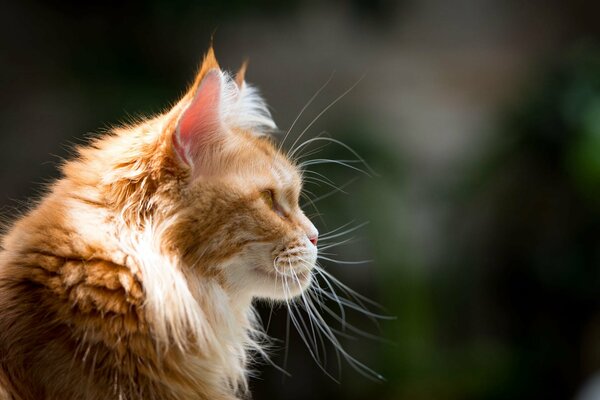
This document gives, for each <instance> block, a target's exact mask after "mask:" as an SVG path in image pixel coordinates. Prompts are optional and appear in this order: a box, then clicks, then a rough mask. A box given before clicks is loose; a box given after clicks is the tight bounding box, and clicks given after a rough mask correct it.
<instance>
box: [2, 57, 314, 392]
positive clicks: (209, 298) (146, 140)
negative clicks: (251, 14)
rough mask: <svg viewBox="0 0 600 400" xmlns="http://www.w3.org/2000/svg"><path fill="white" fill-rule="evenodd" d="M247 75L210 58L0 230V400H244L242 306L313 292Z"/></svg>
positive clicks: (310, 240)
mask: <svg viewBox="0 0 600 400" xmlns="http://www.w3.org/2000/svg"><path fill="white" fill-rule="evenodd" d="M244 69H245V68H242V70H240V72H239V73H238V74H237V75H236V76H235V77H232V76H230V75H229V74H228V73H226V72H224V71H222V70H221V69H220V68H219V65H218V63H217V61H216V59H215V56H214V53H213V51H212V49H211V50H209V52H208V53H207V55H206V56H205V58H204V61H203V63H202V66H201V68H200V71H199V73H198V76H197V77H196V79H195V82H194V83H193V85H192V86H191V88H190V90H189V91H188V92H187V93H186V94H185V95H184V97H183V98H182V99H181V100H180V101H179V102H178V103H177V104H176V105H175V106H174V107H173V108H172V109H170V110H169V111H167V112H165V113H164V114H161V115H158V116H155V117H153V118H150V119H148V120H145V121H142V122H140V123H138V124H135V125H132V126H127V127H121V128H116V129H114V130H113V131H112V132H110V133H109V134H106V135H104V136H102V137H100V138H98V139H96V140H94V141H93V142H92V143H91V144H89V145H87V146H82V147H80V148H79V149H78V155H77V157H75V158H74V159H72V160H70V161H67V162H65V163H64V165H63V166H62V174H63V176H62V178H61V179H59V180H57V181H56V182H55V183H54V184H52V185H51V187H50V188H49V190H48V193H47V194H46V196H45V197H44V198H43V199H42V200H41V201H40V202H39V204H38V205H37V206H36V207H35V208H33V209H32V210H31V211H29V212H28V213H27V214H26V215H25V216H24V217H22V218H20V219H19V220H17V221H16V222H15V223H14V224H13V225H12V227H10V228H9V229H8V230H7V233H6V235H5V236H4V237H3V239H2V248H1V251H0V399H2V400H8V399H15V400H40V399H48V400H71V399H86V400H106V399H122V400H128V399H146V400H152V399H160V400H168V399H173V400H175V399H177V400H184V399H210V400H232V399H238V398H240V397H243V396H245V394H246V393H247V363H248V358H249V357H248V356H249V354H250V352H261V351H262V349H261V343H260V340H261V332H262V331H261V329H260V327H258V326H257V324H256V321H255V317H254V310H253V307H252V300H253V298H268V299H274V300H285V299H288V300H289V299H290V298H292V297H294V296H297V295H299V294H300V293H302V292H303V290H305V289H306V288H307V287H309V285H310V284H311V280H312V274H311V272H312V269H313V268H314V266H315V262H316V259H317V248H316V244H317V236H318V232H317V230H316V229H315V227H314V226H313V224H312V223H311V222H310V221H309V220H308V219H307V217H306V216H305V215H304V214H303V212H302V211H301V209H300V207H299V205H298V198H299V194H300V190H301V185H302V178H301V172H300V169H299V168H298V166H296V165H295V163H294V162H293V161H291V160H290V159H288V158H287V156H286V155H285V154H284V153H283V152H281V151H279V150H278V148H277V147H276V146H274V144H273V143H272V141H271V139H270V137H269V136H268V133H269V131H271V130H273V129H274V128H275V124H274V123H273V121H272V119H271V117H270V114H269V112H268V110H267V107H266V105H265V103H264V101H263V100H262V98H261V97H260V96H259V94H258V92H257V91H256V89H255V88H253V87H252V86H250V85H248V84H247V83H246V82H245V81H244ZM290 279H293V282H294V284H288V280H290Z"/></svg>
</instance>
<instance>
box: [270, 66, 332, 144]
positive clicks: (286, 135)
mask: <svg viewBox="0 0 600 400" xmlns="http://www.w3.org/2000/svg"><path fill="white" fill-rule="evenodd" d="M333 75H334V73H333V72H332V73H331V75H330V76H329V78H328V79H327V81H325V83H324V84H323V85H322V86H321V87H320V88H319V89H317V91H316V92H315V93H314V94H313V95H312V97H311V98H310V99H308V101H307V102H306V104H305V105H304V107H302V109H301V110H300V112H299V113H298V115H297V116H296V118H295V119H294V121H293V122H292V125H290V127H289V129H288V130H287V132H286V133H285V136H284V137H283V139H282V140H281V143H280V144H279V150H280V151H281V148H282V147H283V145H284V144H285V141H286V139H287V137H288V135H289V134H290V132H291V131H292V129H294V126H295V125H296V122H298V120H299V119H300V117H302V114H304V111H306V109H307V108H308V107H309V106H310V105H311V104H312V102H313V101H314V100H315V99H316V98H317V96H318V95H319V94H320V93H321V92H322V91H323V89H325V88H326V87H327V85H328V84H329V82H331V80H332V79H333Z"/></svg>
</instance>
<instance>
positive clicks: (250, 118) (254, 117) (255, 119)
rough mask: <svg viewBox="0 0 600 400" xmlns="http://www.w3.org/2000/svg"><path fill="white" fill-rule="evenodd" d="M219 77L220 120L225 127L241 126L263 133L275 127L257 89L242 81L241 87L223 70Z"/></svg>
mask: <svg viewBox="0 0 600 400" xmlns="http://www.w3.org/2000/svg"><path fill="white" fill-rule="evenodd" d="M219 73H220V77H221V96H220V106H219V113H220V120H221V123H222V124H223V126H224V127H226V128H233V127H237V128H242V129H247V130H250V131H252V132H254V133H256V134H259V135H264V134H266V133H268V132H269V131H272V130H275V129H277V126H276V125H275V122H273V119H272V117H271V113H270V112H269V108H268V107H267V104H266V103H265V101H264V99H263V98H262V97H261V96H260V93H259V92H258V89H256V88H255V87H254V86H251V85H249V84H248V83H246V82H243V83H242V85H241V87H238V85H237V84H236V83H235V81H234V80H233V78H232V77H231V76H230V75H229V74H228V73H227V72H223V71H219Z"/></svg>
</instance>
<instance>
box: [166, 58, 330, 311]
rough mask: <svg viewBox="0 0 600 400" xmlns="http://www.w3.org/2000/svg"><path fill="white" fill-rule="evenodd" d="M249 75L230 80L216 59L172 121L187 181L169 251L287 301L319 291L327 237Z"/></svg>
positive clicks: (172, 139)
mask: <svg viewBox="0 0 600 400" xmlns="http://www.w3.org/2000/svg"><path fill="white" fill-rule="evenodd" d="M244 72H245V66H244V67H242V69H241V70H240V72H238V74H237V75H236V76H235V77H232V76H231V75H229V74H228V73H227V72H225V71H222V70H221V69H220V68H219V65H218V63H217V61H216V59H215V57H214V53H213V52H212V50H210V51H209V52H208V54H207V55H206V57H205V59H204V62H203V64H202V66H201V68H200V72H199V73H198V76H197V78H196V80H195V82H194V84H193V85H192V87H191V89H190V90H189V91H188V93H187V94H186V95H185V96H184V98H183V99H182V100H181V101H180V103H179V104H178V105H176V106H175V107H174V108H173V110H171V112H170V113H169V114H168V115H167V117H166V119H165V121H166V122H165V123H164V125H163V126H164V130H165V132H163V135H164V136H165V137H166V138H167V139H168V140H167V143H166V148H167V149H168V150H170V153H169V154H170V155H171V156H172V158H173V160H172V161H173V165H175V168H176V170H177V171H178V173H177V174H176V175H177V180H178V182H179V185H178V190H177V194H176V195H174V196H171V198H170V199H169V201H170V202H172V204H171V205H170V208H171V209H172V210H174V211H173V212H172V217H171V222H170V224H169V227H168V229H167V230H168V235H167V236H168V238H169V240H168V242H169V243H170V244H171V247H173V248H174V249H175V251H178V252H179V254H180V256H181V258H182V259H183V260H184V261H185V265H186V268H187V269H189V270H191V271H193V273H194V274H198V275H200V276H204V277H213V278H216V279H220V280H221V281H222V283H223V285H225V286H227V287H229V288H231V290H232V291H234V292H236V293H247V294H250V295H252V296H256V297H263V298H271V299H284V298H289V297H292V296H295V295H298V294H299V293H301V292H302V290H304V289H305V288H307V287H308V286H309V284H310V280H311V270H312V268H313V267H314V265H315V262H316V258H317V248H316V244H317V237H318V232H317V230H316V228H315V227H314V225H313V224H312V223H311V222H310V220H309V219H308V218H307V217H306V216H305V214H304V213H303V211H302V210H301V209H300V206H299V197H300V192H301V189H302V176H301V171H300V170H299V169H298V167H296V166H295V165H294V163H293V162H292V161H291V160H290V159H288V158H287V157H286V155H285V154H284V153H283V152H281V151H280V150H279V149H278V148H277V147H276V146H275V145H274V143H273V141H272V139H271V138H270V136H269V133H270V132H272V131H273V130H274V129H275V128H276V127H275V124H274V122H273V120H272V119H271V116H270V113H269V111H268V109H267V106H266V104H265V103H264V101H263V99H262V98H261V97H260V96H259V94H258V92H257V90H256V89H255V88H254V87H252V86H250V85H248V84H247V83H246V82H245V80H244Z"/></svg>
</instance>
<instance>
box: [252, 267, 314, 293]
mask: <svg viewBox="0 0 600 400" xmlns="http://www.w3.org/2000/svg"><path fill="white" fill-rule="evenodd" d="M255 273H256V277H255V282H253V286H254V293H253V295H254V297H257V298H262V299H269V300H289V299H293V298H294V297H297V296H300V295H301V294H302V293H303V292H304V291H306V290H307V289H308V288H309V287H310V285H311V284H312V279H313V274H312V272H311V271H306V272H304V273H301V274H296V276H295V277H292V276H290V275H285V274H280V273H278V272H265V271H262V270H261V271H255Z"/></svg>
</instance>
